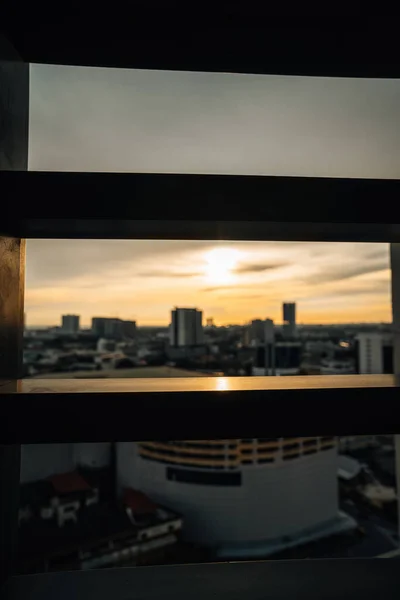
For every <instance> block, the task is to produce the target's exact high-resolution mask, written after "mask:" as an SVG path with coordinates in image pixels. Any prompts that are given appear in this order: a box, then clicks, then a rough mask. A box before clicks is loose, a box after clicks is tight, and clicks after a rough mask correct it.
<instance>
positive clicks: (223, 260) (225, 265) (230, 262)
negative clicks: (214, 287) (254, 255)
mask: <svg viewBox="0 0 400 600" xmlns="http://www.w3.org/2000/svg"><path fill="white" fill-rule="evenodd" d="M239 256H240V252H238V250H235V249H233V248H214V249H213V250H210V251H209V252H207V254H206V265H205V274H206V276H207V279H208V280H209V281H212V282H214V283H229V282H230V281H232V279H233V270H234V268H235V267H236V265H237V262H238V260H239Z"/></svg>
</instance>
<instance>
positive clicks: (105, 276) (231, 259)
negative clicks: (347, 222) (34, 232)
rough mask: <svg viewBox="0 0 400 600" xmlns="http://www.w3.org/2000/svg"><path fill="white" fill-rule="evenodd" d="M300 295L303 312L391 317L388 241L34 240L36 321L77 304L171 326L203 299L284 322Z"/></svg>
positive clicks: (237, 318)
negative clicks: (286, 307) (285, 308)
mask: <svg viewBox="0 0 400 600" xmlns="http://www.w3.org/2000/svg"><path fill="white" fill-rule="evenodd" d="M283 302H296V304H297V322H298V323H299V324H301V323H307V324H319V323H320V324H327V323H332V324H334V323H345V322H390V321H391V301H390V263H389V247H388V245H387V244H370V243H315V242H310V243H308V242H290V243H289V242H210V241H207V242H198V241H195V242H193V241H157V242H154V241H127V240H74V241H73V242H71V241H70V240H28V242H27V266H26V290H25V312H26V314H27V325H28V326H30V327H32V326H51V325H57V324H59V323H60V319H61V315H62V314H77V315H80V317H81V324H82V326H83V327H88V326H90V323H91V318H92V317H94V316H104V317H116V318H121V319H127V320H135V321H136V322H137V324H138V326H164V327H165V326H167V325H169V323H170V317H171V310H172V309H173V308H174V307H175V306H180V307H184V306H187V307H197V308H199V309H200V310H202V311H203V316H204V318H203V321H204V323H205V322H206V319H207V318H210V317H212V318H214V322H215V324H216V325H228V324H232V323H238V324H244V323H246V322H249V321H251V320H252V319H256V318H262V319H265V318H272V319H273V320H274V321H275V323H276V324H281V323H282V303H283Z"/></svg>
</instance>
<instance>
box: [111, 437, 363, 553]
mask: <svg viewBox="0 0 400 600" xmlns="http://www.w3.org/2000/svg"><path fill="white" fill-rule="evenodd" d="M118 469H119V473H118V478H119V482H120V484H121V486H134V487H135V488H137V489H140V490H142V491H143V492H145V493H147V494H149V496H150V497H151V498H153V499H154V500H156V501H158V502H159V503H161V504H163V503H164V504H166V505H167V506H170V507H171V508H173V509H175V510H177V511H179V512H180V513H182V515H183V517H184V535H185V537H186V539H188V540H190V541H193V542H197V543H200V544H202V545H206V546H210V547H212V548H214V549H215V551H216V552H217V554H219V555H220V556H231V557H233V556H241V555H243V556H257V555H266V554H270V553H274V552H278V551H279V550H283V549H285V548H287V547H290V546H294V545H298V544H300V543H304V542H307V541H310V540H314V539H318V538H321V537H325V536H327V535H330V534H332V533H337V532H339V531H342V530H343V529H349V528H351V527H353V526H354V522H353V521H352V520H351V519H349V518H348V517H346V516H345V515H343V514H340V513H339V511H338V490H337V448H336V439H335V438H333V437H296V438H257V439H254V438H253V439H234V440H233V439H231V440H199V441H189V440H186V441H179V442H178V441H168V442H166V441H164V442H161V441H157V442H142V443H138V444H136V443H119V444H118Z"/></svg>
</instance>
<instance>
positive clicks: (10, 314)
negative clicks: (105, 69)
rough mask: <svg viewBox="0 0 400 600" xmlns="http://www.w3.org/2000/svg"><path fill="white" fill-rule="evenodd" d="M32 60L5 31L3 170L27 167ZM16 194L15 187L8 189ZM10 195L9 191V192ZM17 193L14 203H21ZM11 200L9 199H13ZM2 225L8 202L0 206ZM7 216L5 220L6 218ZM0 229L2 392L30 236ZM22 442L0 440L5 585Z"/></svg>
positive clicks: (0, 555)
mask: <svg viewBox="0 0 400 600" xmlns="http://www.w3.org/2000/svg"><path fill="white" fill-rule="evenodd" d="M28 128H29V65H28V64H25V63H23V62H22V61H21V60H20V59H19V57H18V56H17V54H16V53H15V51H14V49H13V48H12V46H10V44H9V43H8V42H7V40H5V39H4V38H3V37H1V36H0V140H1V144H0V188H1V171H10V170H13V171H25V170H26V169H27V168H28ZM9 192H11V196H12V190H9ZM9 197H10V196H9ZM21 200H22V199H21V198H13V202H21ZM8 201H9V200H8ZM0 210H1V211H5V214H4V215H1V213H0V225H1V223H4V222H5V218H4V217H6V215H7V201H6V205H5V206H4V205H2V206H1V209H0ZM1 216H3V219H1ZM2 234H4V231H0V395H1V387H2V385H4V384H7V385H8V386H13V385H16V383H15V380H16V379H17V378H18V377H21V374H22V373H21V367H22V339H23V328H24V283H25V281H24V280H25V274H24V268H25V240H21V239H19V238H14V237H7V236H4V235H2ZM19 471H20V446H17V445H11V446H6V445H4V444H2V440H1V439H0V540H1V543H0V586H1V585H2V584H3V583H4V581H5V580H6V579H7V578H8V577H9V575H10V574H11V573H12V572H13V570H14V564H15V563H14V561H15V556H16V551H17V535H18V502H19Z"/></svg>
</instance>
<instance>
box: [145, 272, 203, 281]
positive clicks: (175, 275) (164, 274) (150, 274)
mask: <svg viewBox="0 0 400 600" xmlns="http://www.w3.org/2000/svg"><path fill="white" fill-rule="evenodd" d="M200 275H203V273H199V272H198V271H193V272H191V273H188V272H186V273H177V272H176V271H175V272H174V271H167V270H166V271H145V272H142V273H138V274H137V276H138V277H166V278H167V279H169V278H179V279H180V278H182V277H199V276H200Z"/></svg>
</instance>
